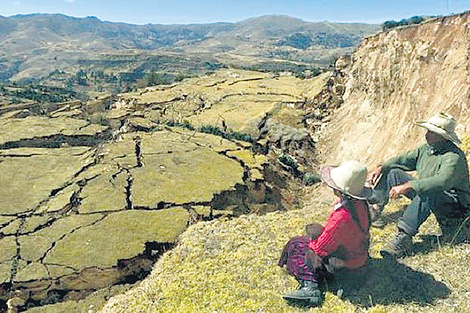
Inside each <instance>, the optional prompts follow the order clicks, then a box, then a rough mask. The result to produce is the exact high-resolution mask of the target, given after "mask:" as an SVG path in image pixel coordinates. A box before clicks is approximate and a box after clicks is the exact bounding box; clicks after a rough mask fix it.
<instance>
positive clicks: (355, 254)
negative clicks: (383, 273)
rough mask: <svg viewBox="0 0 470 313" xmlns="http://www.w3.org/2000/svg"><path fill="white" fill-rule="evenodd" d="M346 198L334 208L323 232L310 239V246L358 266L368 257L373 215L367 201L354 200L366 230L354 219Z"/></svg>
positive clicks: (350, 264) (322, 255) (354, 266)
mask: <svg viewBox="0 0 470 313" xmlns="http://www.w3.org/2000/svg"><path fill="white" fill-rule="evenodd" d="M344 205H345V201H341V202H339V201H338V202H337V203H336V204H335V205H334V206H333V209H332V212H331V214H330V216H329V217H328V220H327V221H326V224H325V226H324V229H323V232H322V233H321V234H320V236H318V238H316V239H315V240H312V241H310V242H309V244H308V247H309V248H310V249H311V250H313V251H314V252H315V253H316V254H317V255H319V256H321V257H325V256H329V255H332V254H334V253H335V252H336V254H335V256H337V257H339V258H340V259H342V260H343V261H344V265H345V267H347V268H351V269H353V268H358V267H361V266H362V265H364V263H365V262H366V260H367V258H368V255H369V254H368V251H367V250H368V242H369V214H368V208H367V204H366V203H365V201H362V200H354V207H355V208H356V212H357V216H358V218H359V222H360V223H361V226H362V229H364V230H365V232H366V233H364V232H363V231H362V230H361V228H359V226H358V224H357V222H356V221H355V220H354V219H353V217H352V215H351V212H349V210H348V209H347V208H345V206H344Z"/></svg>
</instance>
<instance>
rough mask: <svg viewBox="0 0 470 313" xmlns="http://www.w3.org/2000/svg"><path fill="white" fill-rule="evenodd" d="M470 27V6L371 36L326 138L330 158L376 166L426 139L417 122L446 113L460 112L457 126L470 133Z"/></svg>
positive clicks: (356, 58)
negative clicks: (469, 79) (418, 23)
mask: <svg viewBox="0 0 470 313" xmlns="http://www.w3.org/2000/svg"><path fill="white" fill-rule="evenodd" d="M469 30H470V14H469V13H468V12H467V13H463V14H459V15H454V16H448V17H441V18H436V19H433V20H430V21H429V22H426V23H424V24H420V25H413V26H407V27H401V28H395V29H391V30H388V31H386V32H382V33H379V34H377V35H375V36H372V37H369V38H367V39H365V40H364V41H363V43H362V44H361V45H360V47H359V48H358V49H357V51H356V52H355V53H354V54H353V55H352V56H351V64H350V65H349V66H348V67H347V68H346V69H345V72H346V75H347V84H346V90H345V93H344V104H343V105H342V106H341V108H340V109H338V110H337V112H336V114H335V116H334V118H333V119H332V122H331V123H330V125H329V127H328V135H327V136H324V137H323V140H322V144H323V145H322V147H323V148H322V149H323V150H325V151H323V154H324V155H325V156H327V158H328V159H329V161H330V162H340V161H342V160H346V159H357V160H362V161H364V162H367V163H368V164H369V165H375V164H376V163H378V162H380V161H381V160H383V159H384V158H386V157H389V156H391V155H394V154H395V153H396V151H404V150H406V149H409V148H411V147H414V146H416V145H417V144H418V143H422V142H424V138H423V134H424V131H423V130H422V129H421V128H420V127H416V126H415V124H414V122H416V121H420V120H424V119H427V118H428V117H429V116H431V115H433V114H436V113H439V112H448V113H450V114H452V115H454V116H455V117H456V118H457V120H458V122H459V124H460V126H459V127H458V129H457V132H458V133H459V134H460V135H462V134H464V133H467V132H468V131H469V129H468V126H466V125H469V122H470V115H469V107H468V99H469V87H470V84H469V81H468V77H469V64H470V63H469V56H470V53H469V51H470V50H469V48H470V45H469V42H470V40H469V34H470V32H469ZM358 136H359V137H360V136H366V137H367V140H357V138H358ZM383 138H387V140H383Z"/></svg>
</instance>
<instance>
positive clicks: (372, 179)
mask: <svg viewBox="0 0 470 313" xmlns="http://www.w3.org/2000/svg"><path fill="white" fill-rule="evenodd" d="M381 174H382V166H380V165H379V166H377V168H376V169H375V170H373V171H372V172H370V174H369V177H368V179H367V180H368V181H369V183H370V184H371V186H375V185H377V183H378V182H379V179H380V177H381Z"/></svg>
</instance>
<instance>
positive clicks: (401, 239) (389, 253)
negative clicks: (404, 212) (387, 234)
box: [380, 229, 413, 258]
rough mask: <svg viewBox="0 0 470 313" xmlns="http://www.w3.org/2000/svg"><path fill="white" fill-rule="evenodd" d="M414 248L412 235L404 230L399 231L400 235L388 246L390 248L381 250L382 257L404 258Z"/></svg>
mask: <svg viewBox="0 0 470 313" xmlns="http://www.w3.org/2000/svg"><path fill="white" fill-rule="evenodd" d="M412 246H413V240H412V238H411V235H408V234H407V233H405V232H404V231H403V230H401V229H398V234H397V235H396V236H395V238H393V239H392V241H391V242H390V243H389V244H388V247H387V248H385V249H383V250H381V251H380V254H381V255H382V257H384V258H385V257H394V258H402V257H404V256H406V255H407V254H408V253H409V252H410V251H411V248H412Z"/></svg>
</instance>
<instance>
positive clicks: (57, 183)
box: [0, 71, 331, 310]
mask: <svg viewBox="0 0 470 313" xmlns="http://www.w3.org/2000/svg"><path fill="white" fill-rule="evenodd" d="M330 79H331V74H325V75H323V76H321V77H318V78H316V79H311V80H309V81H302V80H299V79H296V78H293V77H289V76H270V75H268V74H260V73H253V72H241V71H235V72H231V71H224V72H219V73H216V74H214V75H212V76H210V77H205V78H198V79H193V80H188V81H185V82H183V83H181V84H178V85H171V86H163V87H155V88H148V89H146V90H143V91H141V92H139V93H134V94H124V95H121V96H119V97H118V98H116V99H113V102H112V103H110V99H109V98H103V99H101V104H100V99H97V100H96V101H95V102H94V103H90V104H89V105H88V106H87V105H83V104H80V103H75V104H70V103H69V104H64V106H63V107H60V106H59V107H57V106H54V107H51V108H50V110H45V111H43V112H42V114H37V112H36V111H34V109H33V108H34V105H29V106H28V105H25V106H24V107H21V108H20V110H8V109H5V110H3V115H2V116H1V117H0V123H1V128H0V129H1V130H0V182H1V183H2V186H4V187H3V188H2V189H1V190H0V207H1V208H2V209H1V210H0V247H1V248H2V251H3V253H2V256H1V258H0V284H1V287H2V288H1V289H0V299H2V300H3V301H7V300H8V299H11V301H10V302H9V305H10V306H15V307H16V308H18V309H20V310H24V309H26V308H28V307H31V306H41V305H46V304H51V303H55V302H61V301H66V300H79V299H82V298H84V297H85V296H87V295H89V294H90V293H91V291H93V290H97V289H102V288H107V287H108V286H111V285H115V284H125V283H133V282H135V281H137V280H139V279H141V278H142V277H144V276H145V275H146V274H147V273H148V272H149V271H150V270H151V268H152V265H153V263H154V262H155V260H156V259H157V258H158V257H159V256H160V255H161V254H162V253H163V252H164V251H166V250H168V249H171V248H172V247H173V245H174V244H175V243H176V241H177V238H178V236H179V235H180V234H182V233H183V232H184V231H185V229H186V228H187V227H188V225H191V224H193V223H196V222H197V221H200V220H211V219H214V218H219V217H229V218H230V217H234V216H239V215H241V214H246V213H250V212H251V213H265V212H269V211H275V210H285V209H288V208H289V207H291V206H295V205H296V203H297V202H296V197H295V196H294V195H293V193H292V190H291V189H292V186H293V184H299V183H300V181H301V179H302V178H303V176H304V175H305V173H308V172H311V171H312V170H313V167H314V165H315V153H314V152H315V145H316V143H315V137H314V136H313V133H312V130H314V127H309V126H308V125H309V122H310V121H312V120H315V121H321V120H322V119H323V118H324V117H325V114H324V112H323V113H321V112H322V111H321V109H317V108H316V106H318V105H316V104H315V97H320V96H321V94H322V93H321V91H322V90H323V88H326V87H325V86H327V82H328V81H329V80H330ZM29 109H31V110H29ZM315 110H317V111H315ZM318 110H320V111H318ZM315 112H317V113H318V114H314V113H315ZM319 112H320V113H321V114H320V113H319ZM312 165H313V166H312ZM15 303H16V304H15Z"/></svg>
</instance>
